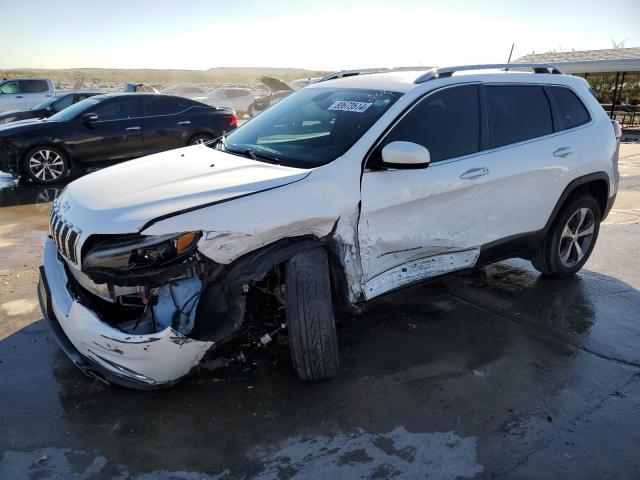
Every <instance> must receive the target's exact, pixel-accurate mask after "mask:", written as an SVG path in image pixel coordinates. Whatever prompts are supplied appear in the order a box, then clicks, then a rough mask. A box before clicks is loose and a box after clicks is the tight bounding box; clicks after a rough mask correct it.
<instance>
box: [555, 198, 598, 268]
mask: <svg viewBox="0 0 640 480" xmlns="http://www.w3.org/2000/svg"><path fill="white" fill-rule="evenodd" d="M594 230H595V217H594V215H593V212H592V211H591V210H590V209H588V208H581V209H579V210H577V211H576V212H575V213H574V214H573V215H571V217H570V218H569V221H568V222H567V224H566V225H565V226H564V229H563V230H562V234H561V236H560V246H559V250H560V252H559V253H560V262H561V263H562V265H563V266H564V267H566V268H573V267H574V266H576V265H577V264H578V263H579V262H580V261H581V260H582V259H583V258H584V256H585V255H586V254H588V253H589V249H590V248H591V244H592V243H593V234H594Z"/></svg>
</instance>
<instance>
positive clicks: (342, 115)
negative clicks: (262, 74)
mask: <svg viewBox="0 0 640 480" xmlns="http://www.w3.org/2000/svg"><path fill="white" fill-rule="evenodd" d="M401 95H402V94H401V93H397V92H387V91H381V90H359V89H337V88H310V89H306V90H300V91H298V92H296V93H294V94H292V95H290V96H288V97H287V98H285V99H283V100H281V101H280V102H278V103H277V104H275V105H274V106H273V107H272V108H270V109H268V110H266V111H265V112H263V113H261V114H260V115H258V116H257V117H255V118H254V119H252V120H251V121H249V122H248V123H247V124H246V125H243V126H242V127H240V128H239V129H237V130H235V131H233V132H232V133H231V134H229V136H227V138H226V148H227V150H229V151H230V152H236V153H242V154H246V153H247V152H251V153H252V154H254V155H255V156H256V157H257V159H258V160H260V159H261V157H262V158H268V159H271V160H273V161H276V162H277V163H280V164H282V165H287V166H291V167H298V168H314V167H318V166H320V165H324V164H327V163H330V162H332V161H333V160H335V159H336V158H338V157H339V156H340V155H342V154H343V153H345V152H346V151H347V150H348V149H349V148H350V147H351V146H352V145H353V144H354V143H355V142H356V141H357V140H358V139H359V138H360V137H361V136H362V134H364V132H366V131H367V130H368V129H369V128H370V127H371V125H373V123H374V122H375V121H376V120H377V119H378V118H380V116H381V115H382V114H383V113H384V112H385V111H386V110H387V109H388V108H389V107H390V106H391V105H393V103H394V102H395V101H396V100H397V99H398V98H400V96H401Z"/></svg>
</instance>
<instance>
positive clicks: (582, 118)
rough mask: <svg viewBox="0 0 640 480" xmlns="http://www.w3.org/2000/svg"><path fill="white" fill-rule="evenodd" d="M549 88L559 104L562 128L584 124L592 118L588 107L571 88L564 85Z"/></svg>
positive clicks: (566, 128)
mask: <svg viewBox="0 0 640 480" xmlns="http://www.w3.org/2000/svg"><path fill="white" fill-rule="evenodd" d="M549 90H550V91H551V94H552V95H553V98H554V100H555V101H556V105H557V106H558V110H559V112H558V113H559V115H560V122H561V125H560V128H561V129H562V130H568V129H569V128H574V127H578V126H580V125H584V124H585V123H588V122H589V120H591V117H590V116H589V111H588V110H587V107H585V106H584V104H583V103H582V100H580V99H579V98H578V96H577V95H576V94H575V93H573V92H572V91H571V90H569V89H568V88H563V87H549Z"/></svg>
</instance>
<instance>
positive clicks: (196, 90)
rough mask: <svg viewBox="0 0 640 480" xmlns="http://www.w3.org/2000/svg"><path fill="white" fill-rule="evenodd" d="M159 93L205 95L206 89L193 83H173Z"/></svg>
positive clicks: (182, 95) (185, 95)
mask: <svg viewBox="0 0 640 480" xmlns="http://www.w3.org/2000/svg"><path fill="white" fill-rule="evenodd" d="M160 93H166V94H167V95H177V96H179V97H184V98H192V99H193V98H195V97H206V96H207V91H206V90H205V89H204V88H201V87H195V86H193V85H174V86H171V87H167V88H165V89H163V90H162V91H161V92H160Z"/></svg>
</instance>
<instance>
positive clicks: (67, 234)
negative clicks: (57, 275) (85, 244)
mask: <svg viewBox="0 0 640 480" xmlns="http://www.w3.org/2000/svg"><path fill="white" fill-rule="evenodd" d="M49 233H50V234H51V237H52V238H53V241H54V242H56V247H57V249H58V253H60V255H62V256H63V257H64V258H66V259H67V260H69V261H70V262H73V263H76V261H77V258H76V246H77V244H78V239H79V238H80V230H79V229H77V228H74V227H73V225H71V224H70V223H68V222H66V221H65V220H64V219H63V218H62V217H61V216H60V214H59V213H58V208H57V204H56V203H54V205H53V208H52V209H51V217H50V218H49Z"/></svg>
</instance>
